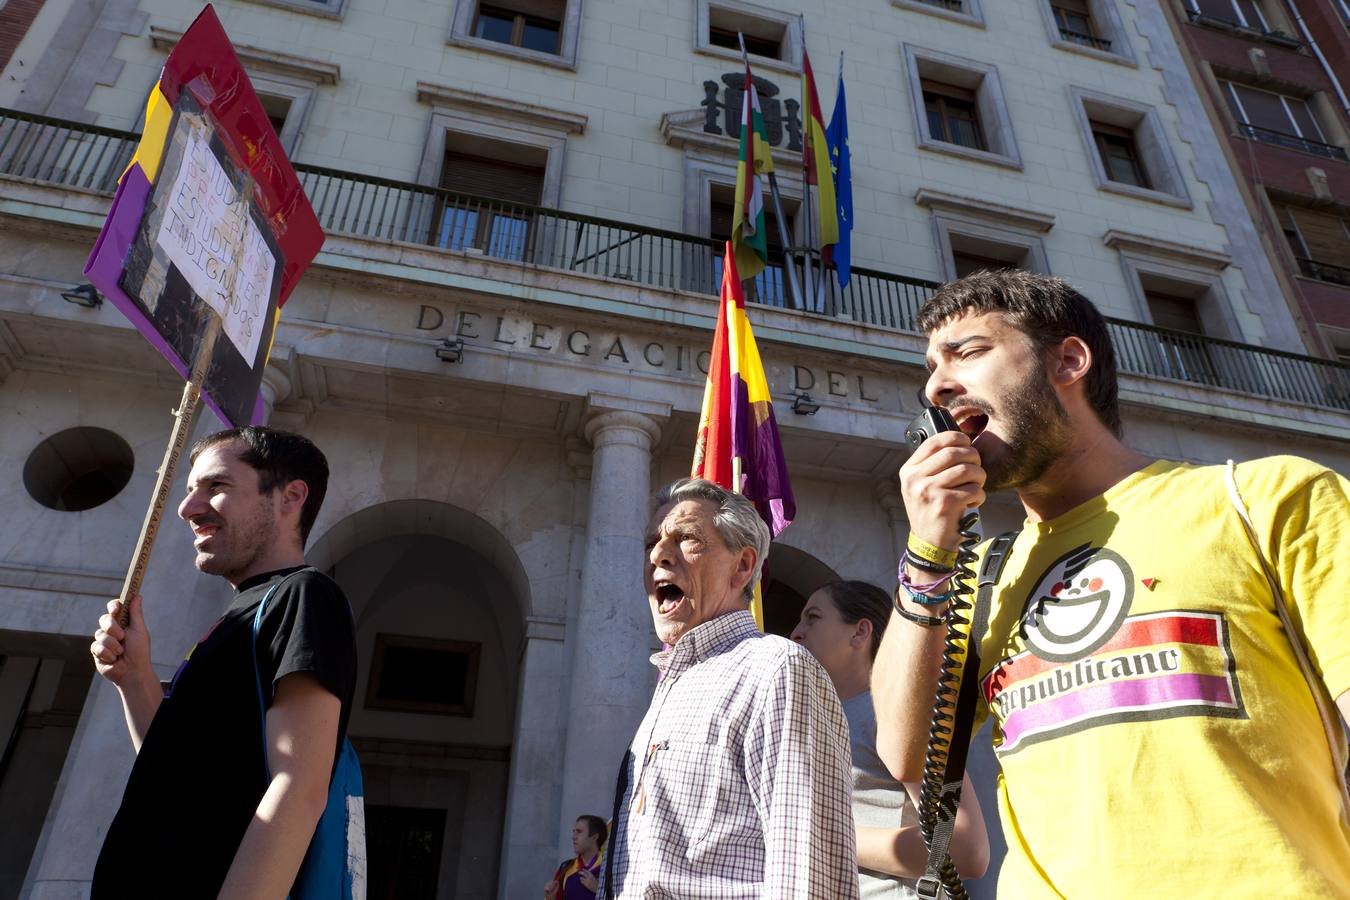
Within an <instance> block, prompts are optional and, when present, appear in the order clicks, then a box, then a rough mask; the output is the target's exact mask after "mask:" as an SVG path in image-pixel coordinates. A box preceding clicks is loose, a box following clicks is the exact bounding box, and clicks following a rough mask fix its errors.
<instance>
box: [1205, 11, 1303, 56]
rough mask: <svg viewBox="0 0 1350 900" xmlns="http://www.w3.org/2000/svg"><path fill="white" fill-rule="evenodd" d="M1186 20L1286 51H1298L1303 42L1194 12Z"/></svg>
mask: <svg viewBox="0 0 1350 900" xmlns="http://www.w3.org/2000/svg"><path fill="white" fill-rule="evenodd" d="M1186 16H1187V18H1189V19H1190V21H1191V24H1193V25H1202V26H1204V27H1205V28H1213V29H1215V30H1217V31H1227V32H1229V33H1231V34H1235V35H1238V36H1239V37H1244V38H1248V39H1253V40H1258V41H1265V42H1266V43H1269V44H1274V45H1276V46H1277V47H1283V48H1285V49H1286V50H1298V49H1299V48H1301V47H1302V46H1303V42H1302V41H1300V40H1299V39H1298V38H1296V37H1290V36H1289V35H1287V34H1285V33H1284V32H1283V31H1266V30H1265V29H1263V28H1253V27H1251V26H1250V25H1243V24H1242V23H1241V22H1234V21H1233V20H1231V19H1221V18H1219V17H1217V16H1207V15H1205V14H1204V13H1201V12H1197V11H1196V10H1188V11H1187V13H1186Z"/></svg>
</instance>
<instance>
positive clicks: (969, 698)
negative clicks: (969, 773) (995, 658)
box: [919, 528, 1022, 897]
mask: <svg viewBox="0 0 1350 900" xmlns="http://www.w3.org/2000/svg"><path fill="white" fill-rule="evenodd" d="M1021 533H1022V530H1021V529H1020V528H1019V529H1017V530H1015V531H1005V532H1004V533H1003V534H1000V535H999V536H998V537H996V538H994V539H993V540H992V541H991V542H990V543H989V549H988V551H987V552H986V553H985V554H984V561H983V562H982V563H981V564H980V574H979V577H978V579H977V581H976V585H977V588H976V591H975V605H974V609H973V610H972V611H971V616H970V634H969V635H968V636H967V638H966V659H965V662H964V663H963V664H962V666H961V687H960V688H959V690H958V692H957V695H956V710H955V713H954V714H953V721H952V731H951V741H950V744H949V745H948V749H947V770H946V772H945V773H944V774H943V779H942V794H941V800H940V801H939V804H938V808H939V809H940V810H945V809H950V810H951V815H950V816H943V815H941V814H939V815H938V817H937V824H936V825H935V826H934V827H933V840H932V843H931V844H929V847H928V864H927V866H926V867H925V871H924V877H923V878H922V879H920V880H921V881H922V882H924V887H926V888H928V889H929V890H931V891H940V884H941V881H940V875H939V872H940V870H941V869H942V864H943V861H944V860H946V858H947V850H948V847H949V846H950V845H951V840H952V831H953V830H954V829H955V828H956V810H957V808H958V806H959V805H960V803H961V785H962V783H963V781H964V778H965V774H966V758H967V756H968V755H969V751H970V738H971V731H972V729H973V727H974V724H975V711H976V709H977V708H978V707H979V702H978V701H979V695H980V644H981V642H982V641H983V640H984V634H985V632H986V631H988V630H989V615H990V611H991V609H992V607H993V597H994V587H995V586H996V585H997V584H998V580H999V578H1000V577H1001V576H1002V575H1003V567H1004V566H1005V565H1006V564H1007V562H1008V556H1009V555H1010V554H1011V553H1012V548H1013V544H1014V543H1016V541H1017V536H1018V535H1019V534H1021ZM919 896H921V897H923V896H933V897H936V896H938V893H931V894H924V892H923V891H922V890H920V892H919Z"/></svg>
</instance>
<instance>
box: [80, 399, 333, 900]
mask: <svg viewBox="0 0 1350 900" xmlns="http://www.w3.org/2000/svg"><path fill="white" fill-rule="evenodd" d="M191 459H192V471H191V473H190V474H189V475H188V483H187V490H188V493H187V497H186V498H185V499H184V500H183V502H182V504H181V505H180V506H179V507H178V515H179V516H180V517H181V518H182V519H183V520H184V521H186V522H187V523H188V525H189V526H191V528H192V532H193V534H194V535H195V541H194V544H193V546H194V547H195V548H196V553H197V558H196V566H197V568H198V569H200V570H201V571H202V572H205V573H207V574H209V575H219V576H221V577H222V578H224V579H225V580H226V581H228V582H230V584H232V585H233V586H234V587H235V590H236V595H235V598H234V601H233V602H232V603H231V604H230V606H229V608H228V609H227V610H226V611H225V614H224V615H223V616H221V618H220V619H219V620H218V621H217V622H216V623H215V624H214V625H212V626H211V628H210V629H209V630H208V631H207V632H206V634H205V635H203V636H202V638H201V639H200V640H199V641H198V642H197V644H196V645H195V646H194V647H193V648H192V649H191V650H189V651H188V654H187V658H186V659H184V660H183V663H182V665H181V666H179V668H178V671H177V673H176V674H175V675H174V677H173V681H172V682H171V683H170V685H169V688H168V690H164V689H163V688H162V687H161V685H160V681H159V677H158V676H157V675H156V674H155V672H154V670H153V669H152V668H151V665H150V635H149V632H148V631H147V630H146V627H145V619H144V617H143V615H142V612H141V598H140V597H134V598H132V600H131V603H130V606H129V609H128V612H129V613H130V622H129V624H128V626H127V627H126V628H122V627H121V626H119V625H118V624H117V621H116V612H117V607H118V603H117V601H116V600H114V601H112V602H111V603H109V604H108V614H107V615H104V616H103V617H101V618H100V619H99V628H98V631H96V632H95V633H94V642H93V644H92V646H91V648H90V649H91V651H92V653H93V655H94V663H95V666H96V668H97V669H98V673H99V674H100V675H102V676H103V677H104V678H106V679H108V680H109V681H111V682H112V683H113V684H114V685H116V686H117V689H118V692H119V693H120V694H121V696H122V706H123V709H124V711H125V713H126V719H127V727H128V729H129V730H130V732H131V741H132V743H133V744H134V745H135V747H136V750H137V755H136V763H135V765H134V766H133V767H132V770H131V777H130V778H129V779H128V781H127V787H126V792H125V793H124V794H123V796H122V805H121V808H120V809H119V810H118V812H117V816H116V817H115V818H114V819H113V822H112V825H111V826H110V827H109V829H108V833H107V837H106V839H105V840H104V843H103V850H102V852H101V853H100V854H99V858H98V863H97V865H96V867H95V870H94V882H93V893H92V896H93V897H94V898H103V897H129V896H135V897H145V898H158V897H173V898H192V897H216V896H217V895H219V896H221V897H236V896H237V897H243V896H248V897H275V898H277V900H281V898H283V897H285V896H286V894H287V893H288V892H289V890H290V887H291V885H292V882H293V881H294V879H295V875H296V872H297V871H298V870H299V868H300V863H301V861H302V860H303V858H304V855H305V851H306V849H307V848H308V846H309V843H310V839H311V838H312V836H313V834H314V828H315V825H316V823H317V822H318V820H319V816H320V815H321V814H322V812H323V809H324V806H325V804H326V802H327V799H328V786H329V780H330V778H331V775H332V771H333V767H334V765H335V760H336V758H337V752H338V749H339V748H340V746H341V744H342V741H343V739H344V738H345V737H346V732H347V720H348V717H349V715H350V713H351V703H352V694H353V691H354V688H355V683H356V631H355V626H354V624H353V622H352V614H351V609H350V607H349V606H348V604H347V599H346V597H345V596H343V594H342V591H341V590H340V589H339V588H338V586H337V585H336V584H334V583H333V581H332V580H330V579H329V578H327V577H325V576H324V575H322V574H320V573H319V572H318V571H316V570H314V569H312V568H309V567H307V566H306V565H305V559H304V545H305V540H306V539H307V538H308V537H309V531H310V528H311V527H312V526H313V525H314V520H315V518H316V517H317V516H318V514H319V507H320V505H321V504H322V503H323V497H324V493H325V491H326V489H327V486H328V463H327V461H326V460H325V459H324V456H323V454H322V453H321V452H320V451H319V449H318V448H317V447H315V446H314V445H313V444H312V443H311V442H310V441H309V440H308V439H306V438H303V437H301V436H299V435H294V434H288V433H286V432H281V431H274V430H272V429H268V428H261V427H252V426H250V427H246V428H238V429H232V430H229V431H222V432H219V433H217V434H214V435H211V436H210V437H207V438H205V439H203V440H202V441H201V442H199V443H198V444H197V445H196V446H195V447H194V448H193V450H192V455H191ZM269 592H270V596H269ZM264 597H267V601H266V605H265V607H264V610H263V615H262V617H261V620H260V621H259V622H258V629H257V638H256V641H255V639H254V619H255V616H256V614H257V611H258V605H259V603H260V602H261V601H262V600H263V599H264ZM264 710H265V713H264ZM264 714H265V715H266V730H265V734H266V738H265V739H264V722H263V716H264ZM269 772H270V776H269Z"/></svg>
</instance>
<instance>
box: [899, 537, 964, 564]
mask: <svg viewBox="0 0 1350 900" xmlns="http://www.w3.org/2000/svg"><path fill="white" fill-rule="evenodd" d="M906 545H907V547H908V550H909V555H910V556H911V557H914V558H916V559H921V560H923V561H924V562H926V563H931V564H932V565H935V566H943V567H944V568H947V569H953V568H955V567H956V551H955V550H943V549H942V548H941V547H939V546H937V545H936V544H930V543H928V542H927V541H925V540H924V539H923V538H921V537H919V536H918V535H916V534H915V533H914V532H912V531H911V532H910V533H909V540H908V541H906Z"/></svg>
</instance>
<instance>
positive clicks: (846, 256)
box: [825, 71, 853, 290]
mask: <svg viewBox="0 0 1350 900" xmlns="http://www.w3.org/2000/svg"><path fill="white" fill-rule="evenodd" d="M825 146H826V148H827V149H828V150H829V151H830V170H831V171H832V172H833V173H834V198H835V203H836V204H837V205H838V207H839V242H838V243H837V244H834V245H833V246H831V247H828V248H826V249H827V250H828V251H829V252H828V258H827V259H826V260H825V261H826V262H827V263H828V262H833V263H834V267H835V272H836V273H837V274H838V276H839V287H840V289H841V290H842V289H843V288H846V287H848V273H849V265H850V255H851V248H852V243H853V171H852V168H851V167H850V165H849V159H848V109H847V108H846V107H845V105H844V73H843V72H842V71H841V72H840V73H839V93H838V94H837V95H836V96H835V98H834V114H833V115H831V116H830V127H828V128H826V129H825Z"/></svg>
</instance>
